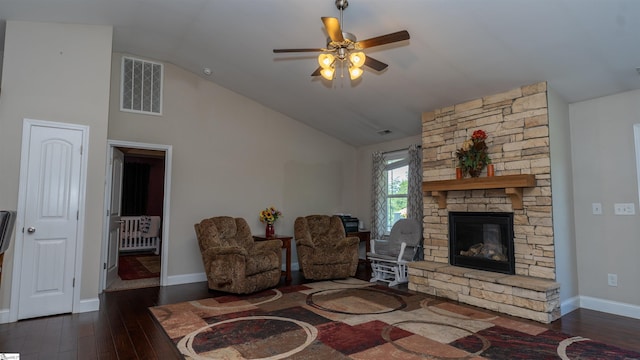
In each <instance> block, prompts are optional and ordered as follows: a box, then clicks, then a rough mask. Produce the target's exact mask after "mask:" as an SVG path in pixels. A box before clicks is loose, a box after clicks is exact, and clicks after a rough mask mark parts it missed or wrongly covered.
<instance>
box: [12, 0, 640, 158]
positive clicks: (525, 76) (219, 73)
mask: <svg viewBox="0 0 640 360" xmlns="http://www.w3.org/2000/svg"><path fill="white" fill-rule="evenodd" d="M349 2H350V4H349V7H348V8H347V9H346V10H345V11H344V17H343V23H342V28H343V30H344V31H347V32H351V33H353V34H355V35H356V36H357V37H358V39H359V40H363V39H367V38H371V37H375V36H378V35H383V34H387V33H391V32H395V31H398V30H407V31H408V32H409V33H410V35H411V39H410V40H406V41H402V42H398V43H394V44H389V45H383V46H378V47H374V48H371V49H367V50H366V51H365V52H366V53H367V55H370V56H372V57H375V58H376V59H377V60H380V61H383V62H385V63H387V64H389V67H388V68H387V69H386V70H384V71H382V72H379V73H378V72H375V71H373V70H369V69H366V70H365V73H364V75H363V76H362V78H361V79H359V80H357V81H355V82H352V81H351V80H349V77H348V75H346V74H345V77H340V74H339V72H337V73H338V77H337V78H336V79H335V80H333V82H328V81H326V80H323V79H322V78H320V77H311V76H310V74H311V73H312V72H313V71H314V70H315V69H316V68H317V67H318V64H317V61H316V54H314V53H293V54H274V53H273V52H272V50H273V49H274V48H300V47H302V48H321V47H324V46H325V45H326V37H327V34H326V33H325V29H324V26H323V24H322V22H321V20H320V17H322V16H328V17H339V11H338V9H337V8H336V6H335V4H334V0H314V1H300V0H298V1H296V0H233V1H229V0H225V1H223V0H0V20H2V25H3V26H2V34H0V35H2V36H1V37H0V39H4V22H5V21H6V20H27V21H45V22H65V23H80V24H99V25H112V26H113V27H114V39H113V50H114V51H117V52H123V53H128V54H133V55H139V56H144V57H149V58H152V59H157V60H159V61H164V62H170V63H173V64H176V65H178V66H180V67H183V68H185V69H187V70H190V71H192V72H194V73H196V74H198V75H199V76H202V77H203V78H207V79H210V80H211V81H213V82H215V83H217V84H219V85H221V86H224V87H226V88H228V89H231V90H233V91H235V92H237V93H239V94H242V95H244V96H246V97H248V98H251V99H253V100H255V101H258V102H260V103H262V104H264V105H265V106H268V107H270V108H272V109H275V110H277V111H279V112H282V113H284V114H286V115H288V116H290V117H292V118H294V119H296V120H299V121H301V122H304V123H306V124H308V125H309V126H311V127H314V128H316V129H318V130H320V131H323V132H325V133H327V134H330V135H333V136H335V137H337V138H339V139H342V140H343V141H345V142H347V143H349V144H352V145H354V146H362V145H368V144H373V143H378V142H383V141H388V140H393V139H397V138H403V137H407V136H412V135H417V134H419V133H420V131H421V122H420V116H421V113H422V112H424V111H429V110H432V109H435V108H439V107H444V106H448V105H452V104H456V103H460V102H464V101H467V100H471V99H474V98H478V97H481V96H485V95H490V94H493V93H497V92H501V91H505V90H509V89H512V88H515V87H519V86H522V85H526V84H531V83H535V82H539V81H548V84H549V87H550V88H551V89H553V90H554V91H555V92H556V93H557V94H558V95H559V96H560V97H562V98H563V99H564V100H565V101H567V102H569V103H572V102H578V101H583V100H588V99H591V98H595V97H600V96H604V95H610V94H614V93H618V92H622V91H628V90H634V89H640V77H639V75H638V72H637V70H636V68H639V67H640V41H639V38H638V36H639V35H640V1H637V0H395V1H389V0H388V1H382V0H350V1H349ZM0 44H1V43H0ZM205 67H207V68H210V69H211V71H212V74H211V75H210V76H206V75H205V74H203V72H202V69H203V68H205ZM383 130H389V131H390V133H389V134H387V135H380V134H379V132H381V131H383Z"/></svg>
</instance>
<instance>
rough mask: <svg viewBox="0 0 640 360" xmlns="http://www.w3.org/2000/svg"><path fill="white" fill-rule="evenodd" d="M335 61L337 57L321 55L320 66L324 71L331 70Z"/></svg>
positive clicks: (319, 56)
mask: <svg viewBox="0 0 640 360" xmlns="http://www.w3.org/2000/svg"><path fill="white" fill-rule="evenodd" d="M334 60H335V56H333V55H331V54H320V55H318V64H320V66H321V67H322V68H323V69H328V68H330V67H331V64H333V61H334Z"/></svg>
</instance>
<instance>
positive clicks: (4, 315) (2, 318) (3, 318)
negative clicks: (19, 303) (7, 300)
mask: <svg viewBox="0 0 640 360" xmlns="http://www.w3.org/2000/svg"><path fill="white" fill-rule="evenodd" d="M8 322H9V309H0V324H6V323H8Z"/></svg>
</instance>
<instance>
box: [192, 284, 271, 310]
mask: <svg viewBox="0 0 640 360" xmlns="http://www.w3.org/2000/svg"><path fill="white" fill-rule="evenodd" d="M272 290H273V291H274V292H275V294H274V295H273V296H272V297H270V298H268V299H265V300H262V301H259V302H256V303H251V304H245V305H235V306H210V305H203V304H201V303H200V302H199V301H197V300H194V301H189V304H191V305H193V306H195V307H197V308H200V309H208V310H219V309H243V308H253V307H256V306H258V305H262V304H266V303H268V302H272V301H276V300H278V299H280V298H281V297H282V292H281V291H280V290H278V289H272Z"/></svg>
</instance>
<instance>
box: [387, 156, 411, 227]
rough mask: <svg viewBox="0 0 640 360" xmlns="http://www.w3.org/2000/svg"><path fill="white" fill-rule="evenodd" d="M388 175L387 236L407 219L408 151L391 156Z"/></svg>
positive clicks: (388, 158)
mask: <svg viewBox="0 0 640 360" xmlns="http://www.w3.org/2000/svg"><path fill="white" fill-rule="evenodd" d="M384 173H385V175H386V199H385V204H386V210H387V211H386V219H385V221H384V224H385V234H389V233H390V232H391V228H392V227H393V224H395V223H396V221H398V220H399V219H402V218H406V217H407V201H408V196H409V191H408V188H409V160H408V154H407V152H406V151H400V152H395V153H392V154H389V155H388V156H387V159H386V163H385V171H384Z"/></svg>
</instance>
